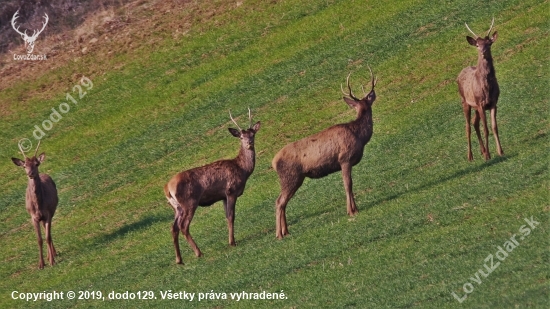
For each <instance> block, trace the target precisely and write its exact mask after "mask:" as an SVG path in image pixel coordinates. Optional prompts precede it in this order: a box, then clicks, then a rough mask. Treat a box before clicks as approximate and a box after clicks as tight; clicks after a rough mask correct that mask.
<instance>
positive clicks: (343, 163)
mask: <svg viewBox="0 0 550 309" xmlns="http://www.w3.org/2000/svg"><path fill="white" fill-rule="evenodd" d="M369 70H370V67H369ZM370 73H371V85H372V87H371V91H370V92H369V93H368V94H366V93H365V91H364V88H362V89H363V93H364V95H365V97H364V98H362V99H359V98H357V97H355V96H354V95H353V93H352V91H351V86H350V84H349V77H350V75H351V73H350V74H349V75H348V77H347V79H346V83H347V87H348V93H345V92H344V90H343V89H342V93H344V95H346V96H345V97H344V98H343V99H344V101H345V102H346V103H347V104H348V105H349V106H350V107H352V108H354V109H355V111H356V112H357V118H356V119H355V120H354V121H352V122H349V123H344V124H338V125H335V126H332V127H330V128H328V129H325V130H324V131H321V132H319V133H317V134H314V135H312V136H309V137H306V138H303V139H301V140H299V141H296V142H294V143H291V144H288V145H286V146H285V147H283V149H281V150H280V151H279V152H278V153H277V154H276V155H275V157H274V158H273V161H272V165H273V168H274V169H275V170H276V171H277V174H278V175H279V182H280V184H281V194H280V195H279V197H278V198H277V201H276V204H275V207H276V215H275V216H276V218H275V222H276V227H275V229H276V231H275V233H276V236H277V238H279V239H281V238H283V237H284V236H285V235H288V227H287V223H286V205H287V203H288V201H289V200H290V199H291V198H292V196H293V195H294V193H296V190H298V188H299V187H300V186H301V185H302V183H303V181H304V178H305V177H309V178H321V177H324V176H326V175H328V174H331V173H334V172H337V171H340V170H341V171H342V178H343V180H344V187H345V190H346V204H347V212H348V215H350V216H352V215H355V214H357V212H358V210H357V207H356V206H355V200H354V197H353V192H352V180H351V168H352V166H354V165H356V164H357V163H359V161H361V158H362V157H363V149H364V147H365V145H366V144H367V143H368V142H369V140H370V138H371V136H372V104H373V103H374V100H376V94H375V92H374V86H375V85H376V80H375V79H374V76H373V74H372V70H371V71H370Z"/></svg>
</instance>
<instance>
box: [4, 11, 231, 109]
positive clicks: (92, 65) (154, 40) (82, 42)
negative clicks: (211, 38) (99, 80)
mask: <svg viewBox="0 0 550 309" xmlns="http://www.w3.org/2000/svg"><path fill="white" fill-rule="evenodd" d="M75 1H76V0H73V1H72V2H71V1H69V0H66V1H60V3H65V4H66V5H65V6H62V5H59V6H56V7H46V8H41V9H35V10H34V11H33V13H32V14H30V13H29V14H27V15H29V16H26V15H24V14H23V9H24V8H20V9H19V11H20V13H19V15H20V18H19V19H18V20H17V21H19V20H21V21H23V19H33V20H35V21H36V23H37V24H38V26H41V25H42V24H41V23H42V22H43V21H44V19H43V14H44V12H46V11H47V12H48V15H49V20H50V21H49V23H48V26H47V27H48V28H47V30H46V31H44V34H41V35H40V37H39V38H38V39H37V41H36V46H35V51H34V52H33V53H34V54H45V55H46V56H47V60H45V61H22V60H15V59H14V54H25V53H26V49H25V46H24V44H23V40H22V39H21V38H20V37H19V35H18V34H17V33H16V32H15V31H14V30H13V29H12V28H11V19H12V17H13V14H14V12H15V11H16V10H17V9H18V8H17V7H15V6H14V5H13V4H11V2H9V3H8V4H10V5H11V6H9V7H8V8H7V9H6V5H3V7H4V9H5V10H4V11H3V12H4V13H3V15H2V16H1V20H0V23H1V24H2V25H5V24H6V23H7V25H8V26H7V27H8V29H2V31H3V32H2V33H5V34H4V35H7V36H10V37H11V38H12V39H11V40H6V42H8V43H6V44H5V46H4V48H5V51H3V52H2V49H1V48H0V52H2V53H1V54H0V78H1V82H0V91H1V90H4V89H8V88H13V87H14V86H15V85H17V84H19V85H23V84H26V83H29V82H32V83H31V84H29V86H27V87H26V86H21V87H17V89H16V90H14V91H15V92H21V93H20V94H19V95H18V94H17V93H16V94H14V95H13V96H12V97H13V98H15V99H16V100H17V101H18V102H17V103H18V104H21V103H23V102H25V101H26V100H27V99H28V98H31V97H32V98H37V97H38V98H41V99H42V98H43V99H48V98H49V96H50V95H51V96H55V95H59V93H63V92H65V91H67V89H69V88H68V87H72V85H74V84H75V82H77V81H78V80H79V78H80V77H79V76H73V75H75V74H76V72H72V73H70V74H55V78H49V76H51V74H50V73H51V72H52V71H54V70H57V69H62V68H64V67H70V66H75V67H77V66H78V64H79V63H80V64H82V63H85V64H86V67H85V72H80V73H86V74H87V75H88V77H90V78H92V80H93V78H94V77H97V76H101V75H103V74H105V73H106V72H108V71H110V70H113V69H116V67H118V68H119V69H120V68H122V67H124V66H125V63H118V64H116V65H113V63H112V61H111V60H112V59H113V57H115V56H116V55H124V54H129V55H130V56H128V57H125V59H128V61H131V60H133V59H134V58H133V57H132V56H131V54H132V53H135V52H136V51H137V50H139V49H140V48H144V47H147V48H151V46H156V45H159V44H162V42H163V41H164V40H165V39H167V38H168V39H170V38H171V39H174V40H178V39H179V38H181V37H182V36H185V35H188V32H189V31H190V29H191V27H192V26H193V25H196V24H197V23H205V22H208V21H209V20H210V19H215V18H216V17H217V16H220V15H221V14H223V13H224V12H225V11H227V10H229V9H231V8H235V7H238V5H237V3H236V2H233V1H227V2H222V3H220V2H218V3H215V4H211V3H200V2H199V1H191V0H179V1H178V0H173V1H162V0H153V1H145V0H126V1H123V0H120V1H119V0H110V1H107V0H104V1H103V2H102V1H99V0H97V1H90V3H96V4H99V5H96V6H95V7H94V8H93V9H92V8H91V6H89V5H88V6H83V7H78V6H77V7H71V6H70V5H69V4H72V3H73V2H75ZM50 6H51V5H50ZM1 8H2V7H0V9H1ZM70 8H73V11H70ZM28 9H29V10H30V8H28ZM86 9H88V11H87V12H81V11H83V10H86ZM51 10H54V11H53V12H52V11H51ZM63 14H66V15H68V17H66V18H68V21H67V22H66V23H65V24H55V23H54V19H57V18H60V19H61V18H64V17H63ZM73 19H77V20H76V21H75V20H73ZM50 24H52V29H50ZM17 25H19V24H17ZM23 26H25V28H27V27H28V28H30V29H33V28H32V27H33V25H27V24H22V25H21V29H20V30H23V28H24V27H23ZM34 26H36V25H34ZM4 27H6V26H4ZM4 30H5V31H4ZM16 43H17V44H16ZM47 74H50V75H47ZM167 74H169V72H168V73H167ZM45 76H48V78H44V77H45ZM19 88H22V89H19ZM9 104H11V103H9ZM1 105H3V106H4V107H5V104H1ZM2 110H4V111H5V109H2Z"/></svg>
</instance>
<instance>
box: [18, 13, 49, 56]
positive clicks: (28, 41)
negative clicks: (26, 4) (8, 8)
mask: <svg viewBox="0 0 550 309" xmlns="http://www.w3.org/2000/svg"><path fill="white" fill-rule="evenodd" d="M17 18H19V10H17V12H15V14H13V17H12V19H11V26H12V27H13V30H15V31H16V32H17V33H19V35H21V37H22V38H23V41H25V47H26V48H27V53H28V54H32V51H33V50H34V42H35V41H36V39H37V38H38V35H39V34H40V33H42V31H44V28H46V25H47V24H48V20H49V18H48V14H46V13H44V19H45V20H46V21H45V22H42V29H40V30H38V31H37V30H33V32H32V35H31V36H28V35H27V30H25V31H24V32H21V31H19V27H17V28H15V20H16V19H17Z"/></svg>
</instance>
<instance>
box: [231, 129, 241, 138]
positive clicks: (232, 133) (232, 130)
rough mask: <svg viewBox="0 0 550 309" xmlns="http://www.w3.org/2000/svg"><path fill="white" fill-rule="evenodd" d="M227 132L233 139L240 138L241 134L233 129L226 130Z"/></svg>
mask: <svg viewBox="0 0 550 309" xmlns="http://www.w3.org/2000/svg"><path fill="white" fill-rule="evenodd" d="M228 130H229V133H231V135H233V136H235V137H241V132H239V130H237V129H233V128H228Z"/></svg>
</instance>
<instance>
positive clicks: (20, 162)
mask: <svg viewBox="0 0 550 309" xmlns="http://www.w3.org/2000/svg"><path fill="white" fill-rule="evenodd" d="M11 161H12V162H13V164H15V165H17V166H25V162H23V161H21V159H17V158H11Z"/></svg>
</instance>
